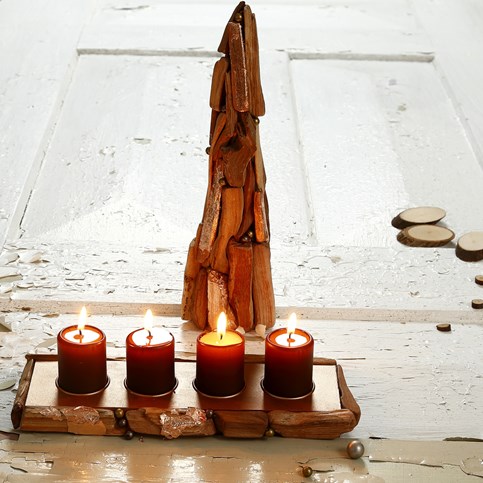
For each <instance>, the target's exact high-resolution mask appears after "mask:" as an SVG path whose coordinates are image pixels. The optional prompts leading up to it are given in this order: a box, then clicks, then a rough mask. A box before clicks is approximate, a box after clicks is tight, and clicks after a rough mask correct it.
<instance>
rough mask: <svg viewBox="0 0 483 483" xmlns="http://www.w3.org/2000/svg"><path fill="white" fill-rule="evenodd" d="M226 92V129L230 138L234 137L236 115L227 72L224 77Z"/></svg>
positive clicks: (229, 75)
mask: <svg viewBox="0 0 483 483" xmlns="http://www.w3.org/2000/svg"><path fill="white" fill-rule="evenodd" d="M225 90H226V106H225V107H226V129H227V131H228V133H229V134H230V135H231V136H234V135H235V133H236V132H235V131H236V124H237V121H238V114H237V111H235V108H234V106H233V92H232V88H231V73H230V72H227V74H226V77H225Z"/></svg>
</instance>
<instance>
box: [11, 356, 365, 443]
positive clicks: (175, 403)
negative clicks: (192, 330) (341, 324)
mask: <svg viewBox="0 0 483 483" xmlns="http://www.w3.org/2000/svg"><path fill="white" fill-rule="evenodd" d="M259 360H260V356H258V357H254V356H251V357H249V358H248V359H247V362H246V367H245V380H246V387H245V389H244V391H243V392H242V393H241V394H240V395H239V396H237V397H234V398H228V399H212V398H207V397H204V396H201V395H198V394H197V393H196V392H195V390H194V389H193V387H192V385H191V381H192V380H193V379H194V377H195V363H194V361H183V360H179V359H178V360H177V362H176V373H177V374H176V375H177V377H178V381H179V385H178V387H177V388H176V390H175V392H174V393H172V394H170V395H169V396H168V397H162V398H149V397H142V396H138V395H134V394H130V393H129V394H128V393H127V392H126V389H125V388H124V384H123V380H124V377H125V361H124V360H112V361H108V373H109V376H110V384H109V385H108V386H107V388H106V389H105V390H104V391H103V393H102V394H98V395H90V396H72V395H67V394H64V393H62V392H61V391H58V389H57V387H56V386H55V384H54V380H55V375H56V373H57V362H56V358H55V357H54V356H52V355H49V356H48V357H46V356H44V355H42V354H41V355H39V356H36V355H33V356H30V357H28V360H27V364H26V371H24V374H23V377H22V380H21V383H20V384H21V386H22V387H23V388H24V393H25V394H26V393H28V396H27V397H26V398H24V399H26V400H25V402H24V406H23V407H20V406H19V405H18V404H16V405H14V407H13V409H12V422H13V423H14V425H15V427H16V428H20V429H22V430H28V431H42V432H43V431H46V432H69V433H74V434H90V435H122V434H123V433H124V432H125V431H126V428H125V427H120V426H119V425H118V424H117V420H116V417H115V415H114V409H113V408H122V409H123V410H124V412H125V415H126V418H127V420H128V423H129V428H130V429H131V430H132V431H135V432H137V433H141V434H153V435H160V436H164V437H165V438H168V439H173V438H178V437H180V436H212V435H214V434H215V433H216V432H217V431H218V432H220V433H221V434H223V435H224V436H227V437H238V438H253V437H263V436H264V435H265V432H266V431H267V429H269V427H272V429H274V430H275V431H276V432H277V433H278V434H280V435H282V436H285V435H286V436H288V437H298V438H306V437H311V438H315V439H332V438H334V437H338V436H340V434H341V433H342V432H348V431H350V430H352V429H353V428H354V427H355V426H356V424H357V422H358V420H359V416H360V409H359V406H358V405H357V403H356V402H355V400H354V399H353V397H352V396H351V394H350V391H349V389H348V387H347V385H346V383H345V379H344V376H343V371H342V368H341V367H340V366H335V361H334V360H328V359H315V360H314V383H315V391H314V393H313V394H312V395H311V396H309V397H307V398H304V399H300V400H292V401H288V400H283V401H282V400H279V399H277V398H272V397H270V396H268V395H266V394H264V393H263V390H262V388H261V386H260V377H261V376H262V375H263V358H262V359H261V360H262V363H261V364H260V363H258V361H259ZM255 361H256V362H255ZM33 363H35V364H33ZM32 367H33V370H32ZM339 378H341V379H340V380H341V383H342V386H339V383H338V380H339ZM25 391H26V392H25ZM340 394H343V395H344V397H345V399H346V400H349V403H350V404H349V405H350V406H351V407H352V408H351V409H348V408H346V407H345V406H344V404H342V400H341V399H340ZM22 397H23V396H22ZM146 403H148V406H146ZM341 409H342V410H341ZM208 410H209V411H210V414H208ZM353 410H355V412H353ZM19 411H20V412H19ZM294 411H295V412H294ZM347 413H351V414H352V419H350V418H349V416H348V414H347Z"/></svg>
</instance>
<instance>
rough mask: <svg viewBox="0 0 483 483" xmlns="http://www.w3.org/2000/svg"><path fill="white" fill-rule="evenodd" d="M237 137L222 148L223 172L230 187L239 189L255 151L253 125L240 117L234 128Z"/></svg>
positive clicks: (243, 116) (248, 120)
mask: <svg viewBox="0 0 483 483" xmlns="http://www.w3.org/2000/svg"><path fill="white" fill-rule="evenodd" d="M236 133H237V136H236V137H235V138H234V140H233V141H232V142H231V143H230V144H229V145H227V146H225V147H223V148H222V149H221V150H222V155H223V172H224V174H225V178H226V180H227V182H228V184H229V185H230V186H233V187H237V188H241V187H242V186H243V185H244V183H245V176H246V167H247V165H248V163H249V162H250V160H251V159H252V157H253V155H254V154H255V151H256V139H255V123H254V122H253V119H252V117H251V116H250V115H249V114H248V115H242V116H241V117H240V120H239V122H238V123H237V126H236Z"/></svg>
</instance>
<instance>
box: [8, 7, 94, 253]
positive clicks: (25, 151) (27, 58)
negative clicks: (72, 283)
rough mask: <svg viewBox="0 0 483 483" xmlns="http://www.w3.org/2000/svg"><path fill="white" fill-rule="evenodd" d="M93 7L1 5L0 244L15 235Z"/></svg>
mask: <svg viewBox="0 0 483 483" xmlns="http://www.w3.org/2000/svg"><path fill="white" fill-rule="evenodd" d="M93 3H94V2H92V1H77V0H76V1H72V2H68V3H66V2H57V1H44V2H42V7H41V8H32V3H31V2H29V1H23V0H19V1H16V2H9V1H3V2H0V104H1V109H0V173H1V175H0V245H3V241H4V239H5V236H6V233H7V230H8V229H9V227H10V229H11V230H12V236H17V235H18V224H19V222H20V219H21V217H22V214H23V211H24V208H25V203H26V202H27V200H28V196H29V193H30V190H31V187H32V184H33V182H34V181H35V176H36V174H37V171H38V167H39V165H40V163H41V161H42V157H43V154H44V153H43V150H44V149H45V145H46V144H47V142H48V139H49V136H50V129H51V128H52V125H53V124H54V122H55V119H56V117H57V110H58V108H59V105H60V103H61V100H62V95H63V91H64V89H65V88H66V86H67V85H68V82H69V80H70V73H71V71H72V66H73V65H75V61H76V54H75V45H76V42H77V39H78V37H79V33H80V31H81V29H82V26H83V24H84V21H85V20H86V18H88V17H89V16H90V14H91V13H92V10H93Z"/></svg>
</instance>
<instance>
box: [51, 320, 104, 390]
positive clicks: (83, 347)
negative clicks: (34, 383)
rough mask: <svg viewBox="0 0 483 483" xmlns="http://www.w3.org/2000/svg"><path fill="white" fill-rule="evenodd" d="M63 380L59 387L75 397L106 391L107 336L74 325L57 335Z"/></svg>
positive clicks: (60, 380) (89, 327)
mask: <svg viewBox="0 0 483 483" xmlns="http://www.w3.org/2000/svg"><path fill="white" fill-rule="evenodd" d="M57 351H58V368H59V377H58V378H57V385H58V387H59V388H60V389H62V390H63V391H65V392H68V393H72V394H92V393H96V392H99V391H101V390H102V389H104V388H105V387H106V386H107V384H108V382H109V379H108V377H107V362H106V336H105V335H104V332H102V330H99V329H98V328H97V327H93V326H91V325H86V326H85V328H83V329H82V330H81V331H80V330H79V329H78V326H70V327H67V328H65V329H63V330H61V331H60V332H59V333H58V335H57Z"/></svg>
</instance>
